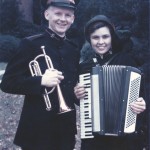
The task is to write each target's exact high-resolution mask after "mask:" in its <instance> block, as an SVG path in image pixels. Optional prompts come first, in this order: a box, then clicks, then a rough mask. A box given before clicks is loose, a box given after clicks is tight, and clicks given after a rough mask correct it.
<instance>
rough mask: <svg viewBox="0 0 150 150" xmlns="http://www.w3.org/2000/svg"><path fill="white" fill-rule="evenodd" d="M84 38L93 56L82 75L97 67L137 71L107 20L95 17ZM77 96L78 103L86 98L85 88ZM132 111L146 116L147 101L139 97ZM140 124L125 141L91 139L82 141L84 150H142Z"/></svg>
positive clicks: (82, 66)
mask: <svg viewBox="0 0 150 150" xmlns="http://www.w3.org/2000/svg"><path fill="white" fill-rule="evenodd" d="M85 38H86V40H87V41H88V42H89V43H90V45H91V47H92V49H93V54H91V55H90V57H89V58H88V59H86V60H84V61H83V62H81V64H80V70H81V73H85V72H90V71H91V68H92V67H93V66H95V65H97V64H99V65H100V66H102V65H106V64H107V65H125V66H133V67H136V63H135V62H134V60H132V59H131V57H130V56H129V55H128V54H126V53H124V52H120V45H119V39H118V37H117V35H116V33H115V29H114V26H113V25H112V23H111V21H110V20H109V19H108V18H107V17H106V16H103V15H98V16H95V17H94V18H92V19H91V20H90V21H89V22H88V23H87V24H86V26H85ZM74 92H75V95H76V97H77V98H78V99H81V98H83V97H84V96H85V94H86V90H85V87H84V85H81V84H78V85H77V86H76V87H75V88H74ZM131 109H132V111H133V112H134V113H136V114H140V113H141V112H143V111H144V110H145V109H146V103H145V101H144V99H143V98H142V97H139V98H138V99H137V100H136V102H134V103H132V104H131ZM140 115H141V114H140ZM140 115H139V116H140ZM140 121H141V119H140V117H139V118H138V125H137V131H136V132H135V133H133V134H130V135H126V136H123V137H119V136H118V137H114V136H95V137H94V138H91V139H82V144H81V150H142V142H140V137H141V136H140V135H141V132H142V131H141V130H140V129H141V122H140Z"/></svg>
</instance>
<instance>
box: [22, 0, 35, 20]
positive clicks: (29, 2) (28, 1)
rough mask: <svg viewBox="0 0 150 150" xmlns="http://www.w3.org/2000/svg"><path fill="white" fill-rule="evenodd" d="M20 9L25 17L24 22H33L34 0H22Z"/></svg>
mask: <svg viewBox="0 0 150 150" xmlns="http://www.w3.org/2000/svg"><path fill="white" fill-rule="evenodd" d="M19 7H20V10H21V12H22V13H23V15H24V20H26V21H28V22H33V0H20V5H19Z"/></svg>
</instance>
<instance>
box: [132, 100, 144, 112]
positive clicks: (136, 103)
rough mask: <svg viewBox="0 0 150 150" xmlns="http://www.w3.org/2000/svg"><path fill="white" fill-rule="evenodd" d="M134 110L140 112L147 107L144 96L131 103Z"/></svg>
mask: <svg viewBox="0 0 150 150" xmlns="http://www.w3.org/2000/svg"><path fill="white" fill-rule="evenodd" d="M130 106H131V108H132V111H133V112H134V113H136V114H140V113H141V112H143V111H144V110H145V109H146V103H145V101H144V99H143V98H142V97H139V98H138V99H137V100H136V101H134V102H133V103H131V104H130Z"/></svg>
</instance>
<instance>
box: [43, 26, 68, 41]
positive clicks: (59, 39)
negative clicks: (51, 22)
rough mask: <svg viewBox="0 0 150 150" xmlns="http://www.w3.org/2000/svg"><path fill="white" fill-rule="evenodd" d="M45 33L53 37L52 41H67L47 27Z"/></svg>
mask: <svg viewBox="0 0 150 150" xmlns="http://www.w3.org/2000/svg"><path fill="white" fill-rule="evenodd" d="M45 32H46V34H47V35H48V36H49V37H51V38H52V39H55V40H57V41H63V40H65V39H66V36H64V37H60V36H58V35H57V34H56V33H55V32H53V31H52V30H51V29H49V28H47V27H46V28H45Z"/></svg>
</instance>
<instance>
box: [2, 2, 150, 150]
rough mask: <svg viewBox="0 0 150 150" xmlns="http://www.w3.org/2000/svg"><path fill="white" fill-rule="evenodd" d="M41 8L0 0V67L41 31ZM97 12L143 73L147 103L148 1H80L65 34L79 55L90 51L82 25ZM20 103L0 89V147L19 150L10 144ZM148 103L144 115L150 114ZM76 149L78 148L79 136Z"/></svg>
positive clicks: (149, 81) (149, 65)
mask: <svg viewBox="0 0 150 150" xmlns="http://www.w3.org/2000/svg"><path fill="white" fill-rule="evenodd" d="M42 10H43V8H42V6H41V5H40V0H0V70H4V69H5V67H6V64H7V62H8V61H9V60H10V59H11V57H13V55H14V54H15V53H16V52H17V47H18V45H19V42H20V40H21V39H22V38H24V37H26V36H30V35H33V34H38V33H40V32H42V31H43V29H42V26H43V25H46V22H45V20H44V19H43V16H42ZM97 14H104V15H106V16H108V17H110V18H111V20H112V21H113V23H114V26H115V27H116V29H117V30H118V31H119V32H118V33H119V36H120V38H121V39H122V41H123V43H125V47H124V48H125V49H124V50H125V51H127V52H129V53H130V54H131V55H132V56H133V58H134V59H135V60H136V61H137V63H138V65H139V67H140V68H141V69H142V70H143V72H144V73H145V79H146V86H145V87H146V88H145V89H146V100H147V102H149V101H150V92H149V91H150V79H149V77H150V61H149V60H150V59H149V58H150V50H149V0H80V3H79V5H78V9H77V11H76V19H75V23H74V25H73V26H72V27H71V29H70V30H69V31H68V33H67V34H68V36H69V37H70V38H72V39H73V40H74V41H75V42H77V43H78V44H79V47H80V48H81V56H82V58H85V57H88V55H89V54H90V47H89V45H88V44H87V43H86V44H84V42H85V41H84V36H83V31H84V25H85V23H86V22H87V21H88V20H89V19H90V18H92V17H93V16H95V15H97ZM1 77H2V75H0V78H1ZM22 104H23V97H22V96H18V95H9V94H6V93H3V92H2V91H0V114H1V115H0V150H1V149H2V150H4V149H5V150H19V148H18V147H16V146H14V145H13V138H14V134H15V130H16V128H17V124H18V121H19V116H20V112H21V108H22ZM147 104H148V106H149V103H147ZM148 106H147V108H148V109H147V114H149V113H150V111H149V109H150V108H149V107H148ZM77 113H78V111H77ZM148 117H150V115H148ZM147 123H149V122H147ZM77 127H79V126H78V122H77ZM147 139H148V138H147ZM147 145H148V144H147ZM76 149H77V150H79V149H80V140H79V136H77V146H76Z"/></svg>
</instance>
